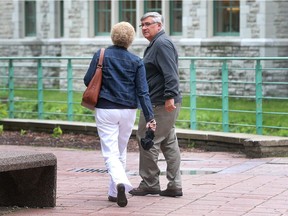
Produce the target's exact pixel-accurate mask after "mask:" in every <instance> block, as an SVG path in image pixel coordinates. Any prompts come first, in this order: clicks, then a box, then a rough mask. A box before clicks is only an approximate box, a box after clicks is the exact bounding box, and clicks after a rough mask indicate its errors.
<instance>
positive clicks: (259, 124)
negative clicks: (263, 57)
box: [255, 59, 263, 135]
mask: <svg viewBox="0 0 288 216" xmlns="http://www.w3.org/2000/svg"><path fill="white" fill-rule="evenodd" d="M255 82H256V83H255V84H256V88H255V91H256V92H255V95H256V133H257V134H260V135H262V133H263V131H262V128H263V110H262V97H263V95H262V66H261V63H260V60H259V59H258V60H256V69H255Z"/></svg>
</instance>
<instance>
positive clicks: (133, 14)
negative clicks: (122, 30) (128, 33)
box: [119, 0, 137, 29]
mask: <svg viewBox="0 0 288 216" xmlns="http://www.w3.org/2000/svg"><path fill="white" fill-rule="evenodd" d="M127 2H130V4H131V5H132V4H133V3H135V8H133V7H130V8H125V7H124V5H123V4H125V3H127ZM131 5H130V6H131ZM136 9H137V4H136V1H135V0H119V21H120V22H121V21H126V22H129V23H131V24H132V26H133V27H134V28H135V29H136V27H137V20H136ZM125 12H126V13H128V14H129V15H130V17H131V19H132V21H131V20H127V19H125V18H124V17H123V13H125Z"/></svg>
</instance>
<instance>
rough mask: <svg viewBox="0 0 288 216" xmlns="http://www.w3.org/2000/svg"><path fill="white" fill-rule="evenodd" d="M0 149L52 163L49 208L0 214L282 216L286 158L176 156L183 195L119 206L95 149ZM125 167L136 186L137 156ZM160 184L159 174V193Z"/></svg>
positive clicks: (287, 191) (287, 201)
mask: <svg viewBox="0 0 288 216" xmlns="http://www.w3.org/2000/svg"><path fill="white" fill-rule="evenodd" d="M0 150H2V151H3V150H4V151H6V150H7V151H15V150H17V151H38V152H51V153H53V154H55V155H56V156H57V160H58V176H57V200H56V202H57V206H56V207H55V208H48V209H25V208H21V209H17V210H13V211H12V212H11V211H10V212H9V211H8V210H6V211H5V210H1V211H0V215H1V212H2V214H5V215H6V214H8V215H9V216H10V215H11V216H12V215H21V216H24V215H29V216H30V215H41V216H42V215H53V216H54V215H55V216H57V215H59V216H60V215H61V216H65V215H67V216H68V215H69V216H73V215H91V216H92V215H100V216H102V215H103V216H104V215H107V216H108V215H109V216H113V215H125V216H126V215H130V216H133V215H137V216H146V215H147V216H148V215H149V216H164V215H165V216H182V215H183V216H187V215H193V216H198V215H199V216H200V215H205V216H212V215H213V216H215V215H221V216H226V215H227V216H236V215H245V216H280V215H281V216H284V215H286V216H288V158H261V159H259V158H258V159H249V158H246V157H245V155H242V154H236V153H228V152H182V166H181V170H182V179H183V193H184V196H183V197H180V198H169V197H161V196H158V195H150V196H144V197H136V196H134V197H132V196H131V195H128V205H127V206H126V207H125V208H120V207H118V206H117V204H116V203H111V202H108V201H107V184H108V181H109V176H108V174H107V173H105V172H101V171H103V170H105V166H104V163H103V158H102V156H101V152H99V151H87V150H86V151H84V150H74V149H63V148H46V147H28V146H25V147H20V146H3V145H0ZM161 159H162V160H160V161H159V164H160V166H161V169H162V170H163V172H165V167H166V166H165V161H163V158H161ZM81 169H87V170H86V171H85V170H84V171H82V172H81ZM127 169H128V170H127V172H128V173H129V178H130V180H131V182H132V184H133V185H134V186H135V187H136V186H138V183H139V182H140V177H139V175H138V174H137V173H138V153H137V152H129V153H128V158H127ZM77 171H78V172H77ZM89 171H90V172H89ZM166 184H167V181H166V178H165V176H164V175H161V186H162V189H165V187H166ZM1 187H2V185H1Z"/></svg>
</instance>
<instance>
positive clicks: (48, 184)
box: [0, 150, 57, 208]
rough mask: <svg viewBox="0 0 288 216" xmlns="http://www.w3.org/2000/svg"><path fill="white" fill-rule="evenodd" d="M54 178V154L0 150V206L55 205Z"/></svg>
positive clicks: (55, 175)
mask: <svg viewBox="0 0 288 216" xmlns="http://www.w3.org/2000/svg"><path fill="white" fill-rule="evenodd" d="M56 179H57V158H56V156H55V155H54V154H52V153H37V152H36V153H35V152H25V151H12V150H11V151H0V185H5V187H0V206H6V207H9V206H18V207H32V208H34V207H37V208H38V207H40V208H42V207H55V206H56Z"/></svg>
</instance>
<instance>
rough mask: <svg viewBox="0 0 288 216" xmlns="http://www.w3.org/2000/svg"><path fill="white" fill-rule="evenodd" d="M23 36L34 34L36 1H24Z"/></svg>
mask: <svg viewBox="0 0 288 216" xmlns="http://www.w3.org/2000/svg"><path fill="white" fill-rule="evenodd" d="M24 17H25V18H24V19H25V36H26V37H30V36H36V1H25V8H24Z"/></svg>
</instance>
